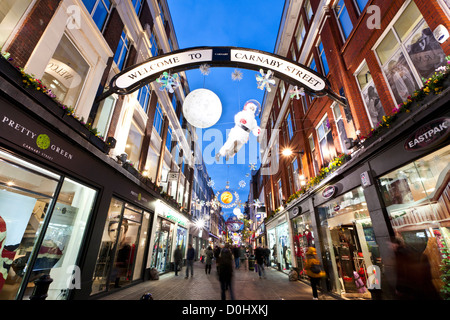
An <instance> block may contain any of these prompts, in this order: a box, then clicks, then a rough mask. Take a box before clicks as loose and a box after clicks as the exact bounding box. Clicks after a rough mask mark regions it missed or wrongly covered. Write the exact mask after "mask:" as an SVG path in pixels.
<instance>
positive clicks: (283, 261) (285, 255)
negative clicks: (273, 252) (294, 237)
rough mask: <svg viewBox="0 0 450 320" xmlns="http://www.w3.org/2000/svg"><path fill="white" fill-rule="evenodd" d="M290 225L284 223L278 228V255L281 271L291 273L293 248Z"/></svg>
mask: <svg viewBox="0 0 450 320" xmlns="http://www.w3.org/2000/svg"><path fill="white" fill-rule="evenodd" d="M289 239H290V238H289V230H288V223H287V222H284V223H282V224H280V225H278V226H277V249H278V252H277V255H278V263H279V264H280V268H281V271H283V272H289V269H290V268H291V267H292V265H291V247H290V243H289Z"/></svg>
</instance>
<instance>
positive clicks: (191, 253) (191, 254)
mask: <svg viewBox="0 0 450 320" xmlns="http://www.w3.org/2000/svg"><path fill="white" fill-rule="evenodd" d="M194 258H195V250H194V248H193V247H192V244H189V245H188V250H187V255H186V277H185V279H187V278H189V269H191V277H193V276H194Z"/></svg>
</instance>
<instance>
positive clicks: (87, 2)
mask: <svg viewBox="0 0 450 320" xmlns="http://www.w3.org/2000/svg"><path fill="white" fill-rule="evenodd" d="M97 1H98V0H83V3H84V6H85V7H86V9H87V11H88V12H89V13H91V12H92V9H94V6H95V3H96V2H97Z"/></svg>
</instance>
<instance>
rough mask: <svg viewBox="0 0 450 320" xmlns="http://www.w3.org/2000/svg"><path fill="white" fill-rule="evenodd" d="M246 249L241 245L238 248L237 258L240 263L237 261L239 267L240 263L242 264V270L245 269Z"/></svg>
mask: <svg viewBox="0 0 450 320" xmlns="http://www.w3.org/2000/svg"><path fill="white" fill-rule="evenodd" d="M245 252H246V249H245V247H241V248H240V249H239V259H240V263H239V267H240V266H241V265H243V266H244V270H247V255H246V253H245Z"/></svg>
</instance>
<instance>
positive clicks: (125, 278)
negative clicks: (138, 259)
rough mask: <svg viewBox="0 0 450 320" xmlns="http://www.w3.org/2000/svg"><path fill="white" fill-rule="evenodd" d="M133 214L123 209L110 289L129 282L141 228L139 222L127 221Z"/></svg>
mask: <svg viewBox="0 0 450 320" xmlns="http://www.w3.org/2000/svg"><path fill="white" fill-rule="evenodd" d="M133 213H134V211H133V212H132V213H130V212H128V209H125V211H124V215H123V218H122V221H121V223H120V232H119V237H118V239H117V241H116V242H117V244H116V247H117V248H116V254H115V257H114V263H113V268H112V270H111V277H110V279H111V280H110V283H109V287H110V288H119V287H121V286H123V285H126V284H128V283H130V282H131V278H132V274H133V265H134V259H135V256H136V247H137V246H138V245H139V244H138V239H139V231H140V226H141V224H140V222H136V221H133V220H131V219H127V217H128V216H130V215H131V216H133Z"/></svg>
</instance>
